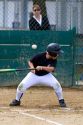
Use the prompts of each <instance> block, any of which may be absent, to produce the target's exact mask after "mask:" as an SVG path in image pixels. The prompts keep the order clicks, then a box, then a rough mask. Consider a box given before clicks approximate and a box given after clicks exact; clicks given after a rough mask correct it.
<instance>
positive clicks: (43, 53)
mask: <svg viewBox="0 0 83 125" xmlns="http://www.w3.org/2000/svg"><path fill="white" fill-rule="evenodd" d="M45 54H46V52H40V53H38V54H37V55H36V56H44V55H45Z"/></svg>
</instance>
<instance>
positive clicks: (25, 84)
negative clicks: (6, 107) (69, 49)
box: [10, 43, 66, 107]
mask: <svg viewBox="0 0 83 125" xmlns="http://www.w3.org/2000/svg"><path fill="white" fill-rule="evenodd" d="M61 52H62V50H61V47H60V45H59V44H57V43H50V44H49V45H48V46H47V49H46V51H45V52H42V53H39V54H37V55H35V56H34V57H32V58H31V59H30V61H29V62H28V64H29V67H30V68H36V69H35V70H31V71H30V72H29V73H28V74H27V75H26V77H25V78H24V79H23V80H22V81H21V83H20V84H19V85H18V87H17V93H16V98H15V99H14V100H12V102H11V103H10V106H19V105H20V103H21V97H22V96H23V94H24V92H25V91H26V90H27V89H29V88H30V87H32V86H35V85H38V84H39V83H40V85H45V86H49V87H52V88H53V89H54V91H55V93H56V95H57V97H58V101H59V104H60V106H61V107H66V103H65V101H64V98H63V93H62V87H61V85H60V83H59V81H58V80H57V79H56V78H55V76H53V74H52V72H54V71H55V70H56V64H57V58H58V56H59V54H60V53H61Z"/></svg>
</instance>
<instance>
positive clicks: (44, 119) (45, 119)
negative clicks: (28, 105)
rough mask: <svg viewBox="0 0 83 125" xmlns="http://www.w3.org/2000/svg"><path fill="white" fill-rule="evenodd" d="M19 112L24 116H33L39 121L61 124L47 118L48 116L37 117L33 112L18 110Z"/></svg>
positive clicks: (55, 124)
mask: <svg viewBox="0 0 83 125" xmlns="http://www.w3.org/2000/svg"><path fill="white" fill-rule="evenodd" d="M19 114H21V115H25V116H28V117H32V118H35V119H38V120H41V121H45V122H48V123H52V124H54V125H62V124H60V123H58V122H55V121H52V120H49V119H48V118H43V117H39V116H36V115H33V114H29V113H24V112H19Z"/></svg>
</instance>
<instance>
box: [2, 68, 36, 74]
mask: <svg viewBox="0 0 83 125" xmlns="http://www.w3.org/2000/svg"><path fill="white" fill-rule="evenodd" d="M35 69H36V68H24V69H14V68H13V69H0V73H3V72H16V71H25V70H35Z"/></svg>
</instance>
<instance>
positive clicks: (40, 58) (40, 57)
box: [30, 52, 57, 76]
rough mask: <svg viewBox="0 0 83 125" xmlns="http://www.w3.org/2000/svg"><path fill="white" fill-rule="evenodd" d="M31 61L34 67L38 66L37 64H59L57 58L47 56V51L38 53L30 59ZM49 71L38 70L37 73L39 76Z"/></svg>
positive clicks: (54, 65)
mask: <svg viewBox="0 0 83 125" xmlns="http://www.w3.org/2000/svg"><path fill="white" fill-rule="evenodd" d="M30 61H31V62H32V63H33V65H34V67H35V68H36V67H37V66H53V67H56V64H57V59H55V60H53V59H47V58H46V52H43V53H40V54H37V55H36V56H34V57H33V58H32V59H30ZM48 73H49V72H47V71H45V70H40V71H38V70H36V72H35V74H36V75H38V76H43V75H46V74H48Z"/></svg>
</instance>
